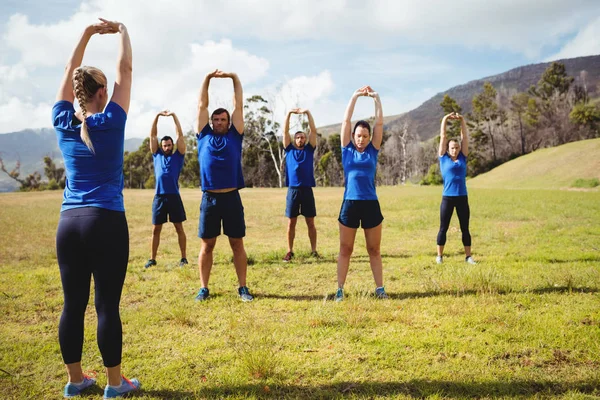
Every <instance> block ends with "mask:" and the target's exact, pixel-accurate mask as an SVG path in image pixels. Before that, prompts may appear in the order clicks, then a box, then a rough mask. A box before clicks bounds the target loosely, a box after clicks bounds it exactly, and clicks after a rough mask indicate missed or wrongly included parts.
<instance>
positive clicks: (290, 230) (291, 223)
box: [287, 217, 298, 252]
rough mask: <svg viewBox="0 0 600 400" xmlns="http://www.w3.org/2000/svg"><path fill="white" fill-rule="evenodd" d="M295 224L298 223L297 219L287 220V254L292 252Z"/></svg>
mask: <svg viewBox="0 0 600 400" xmlns="http://www.w3.org/2000/svg"><path fill="white" fill-rule="evenodd" d="M296 222H298V217H294V218H289V219H288V226H287V243H288V252H293V251H294V239H295V238H296Z"/></svg>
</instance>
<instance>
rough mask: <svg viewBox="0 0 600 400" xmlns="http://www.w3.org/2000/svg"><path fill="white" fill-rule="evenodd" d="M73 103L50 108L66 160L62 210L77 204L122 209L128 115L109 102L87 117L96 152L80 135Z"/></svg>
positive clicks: (55, 105)
mask: <svg viewBox="0 0 600 400" xmlns="http://www.w3.org/2000/svg"><path fill="white" fill-rule="evenodd" d="M74 115H75V109H74V108H73V103H71V102H70V101H66V100H61V101H58V102H56V104H54V107H52V124H53V126H54V130H55V131H56V138H57V139H58V147H59V148H60V151H61V153H62V155H63V158H64V160H65V173H66V176H67V181H66V186H65V191H64V194H63V203H62V207H61V212H62V211H65V210H69V209H72V208H79V207H98V208H106V209H108V210H114V211H125V207H124V205H123V144H124V140H125V122H126V121H127V114H126V113H125V110H123V109H122V108H121V106H119V105H118V104H117V103H113V102H110V103H108V105H107V106H106V108H105V109H104V112H103V113H98V114H94V115H91V116H89V117H87V118H86V124H87V126H88V132H89V135H90V138H91V140H92V144H93V145H94V150H95V154H94V153H92V152H91V151H90V149H88V148H87V146H86V145H85V144H84V143H83V141H82V140H81V137H80V131H81V123H80V121H78V120H77V119H75V118H74Z"/></svg>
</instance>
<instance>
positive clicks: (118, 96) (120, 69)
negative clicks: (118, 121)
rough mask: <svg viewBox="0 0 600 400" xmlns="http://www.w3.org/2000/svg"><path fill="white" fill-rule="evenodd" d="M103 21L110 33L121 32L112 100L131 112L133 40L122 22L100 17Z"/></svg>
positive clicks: (126, 111)
mask: <svg viewBox="0 0 600 400" xmlns="http://www.w3.org/2000/svg"><path fill="white" fill-rule="evenodd" d="M100 20H101V21H102V23H103V24H104V25H105V26H106V27H108V29H110V33H117V32H118V33H120V34H121V42H120V45H119V57H118V59H117V77H116V78H115V87H114V90H113V95H112V98H111V99H110V101H112V102H114V103H117V104H118V105H120V106H121V108H122V109H123V110H124V111H125V113H128V112H129V102H130V100H131V78H132V72H133V56H132V53H131V40H130V39H129V33H128V32H127V28H126V27H125V25H123V24H122V23H120V22H115V21H107V20H105V19H102V18H100Z"/></svg>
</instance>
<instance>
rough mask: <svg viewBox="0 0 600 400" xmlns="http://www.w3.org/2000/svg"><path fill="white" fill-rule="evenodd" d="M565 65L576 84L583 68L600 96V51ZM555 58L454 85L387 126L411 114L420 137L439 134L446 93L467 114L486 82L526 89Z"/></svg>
mask: <svg viewBox="0 0 600 400" xmlns="http://www.w3.org/2000/svg"><path fill="white" fill-rule="evenodd" d="M557 61H558V62H561V63H563V64H564V65H565V68H566V71H567V74H569V75H570V76H572V77H574V78H575V81H574V84H580V83H581V79H580V73H581V71H587V78H586V82H587V88H588V91H589V94H590V97H592V98H596V97H600V88H599V87H598V84H599V83H600V55H597V56H589V57H577V58H569V59H565V60H557ZM551 63H552V62H547V63H540V64H532V65H526V66H523V67H518V68H514V69H511V70H510V71H507V72H504V73H501V74H498V75H493V76H488V77H486V78H482V79H477V80H474V81H471V82H468V83H465V84H464V85H459V86H455V87H453V88H450V89H448V90H446V91H444V92H442V93H438V94H436V95H435V96H433V97H432V98H431V99H429V100H427V101H426V102H425V103H423V104H421V105H420V106H419V107H417V108H415V109H414V110H412V111H409V112H408V113H407V114H405V115H402V116H400V117H399V118H397V119H396V120H394V121H390V122H388V123H387V124H386V127H388V128H389V127H392V126H394V125H396V124H400V123H402V121H403V118H406V117H407V118H408V119H409V122H410V124H411V126H412V127H413V129H414V130H415V131H416V132H417V134H418V135H419V137H420V139H421V140H428V139H431V138H432V137H435V136H436V135H438V134H439V130H440V121H441V117H442V108H441V107H440V103H441V102H442V99H443V98H444V94H448V95H449V96H450V97H452V98H453V99H454V100H456V102H457V103H458V104H459V105H460V106H461V107H462V109H463V113H464V114H466V113H468V112H471V110H472V103H471V102H472V99H473V96H474V95H475V94H476V93H479V92H481V90H482V87H483V83H484V82H490V83H491V84H492V85H494V87H495V88H496V90H498V91H499V92H500V91H501V90H506V91H508V92H509V93H516V92H524V91H526V90H527V89H529V87H530V86H531V85H536V84H537V83H538V81H539V80H540V78H541V77H542V74H543V73H544V71H545V70H546V68H548V67H549V66H550V64H551Z"/></svg>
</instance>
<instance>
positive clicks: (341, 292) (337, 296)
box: [334, 288, 344, 301]
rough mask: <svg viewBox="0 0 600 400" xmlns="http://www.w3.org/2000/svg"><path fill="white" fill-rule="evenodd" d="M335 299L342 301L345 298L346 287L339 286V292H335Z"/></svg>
mask: <svg viewBox="0 0 600 400" xmlns="http://www.w3.org/2000/svg"><path fill="white" fill-rule="evenodd" d="M334 300H335V301H342V300H344V289H342V288H338V290H337V292H335V298H334Z"/></svg>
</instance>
